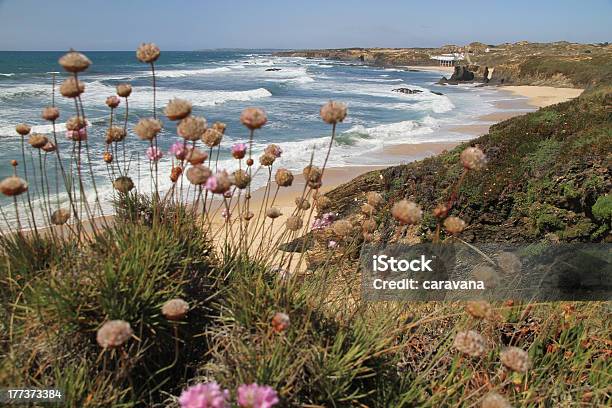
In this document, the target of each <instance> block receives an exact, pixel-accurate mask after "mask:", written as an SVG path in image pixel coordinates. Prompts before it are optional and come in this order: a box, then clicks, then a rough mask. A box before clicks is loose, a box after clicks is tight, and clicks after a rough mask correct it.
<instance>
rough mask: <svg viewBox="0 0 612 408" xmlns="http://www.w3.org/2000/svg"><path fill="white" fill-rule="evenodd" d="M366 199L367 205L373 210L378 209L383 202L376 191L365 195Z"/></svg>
mask: <svg viewBox="0 0 612 408" xmlns="http://www.w3.org/2000/svg"><path fill="white" fill-rule="evenodd" d="M366 199H367V200H368V204H370V205H371V206H372V207H374V208H378V207H380V206H381V205H382V204H383V203H384V201H385V200H384V199H383V196H382V195H381V194H380V193H377V192H376V191H369V192H368V194H366Z"/></svg>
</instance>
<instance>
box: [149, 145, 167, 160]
mask: <svg viewBox="0 0 612 408" xmlns="http://www.w3.org/2000/svg"><path fill="white" fill-rule="evenodd" d="M146 155H147V158H148V159H149V160H151V161H154V162H156V161H158V160H159V159H161V158H162V157H163V155H164V154H163V153H162V151H161V149H158V148H157V147H155V146H151V147H149V148H148V149H147V151H146Z"/></svg>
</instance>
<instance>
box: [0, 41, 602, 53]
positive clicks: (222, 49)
mask: <svg viewBox="0 0 612 408" xmlns="http://www.w3.org/2000/svg"><path fill="white" fill-rule="evenodd" d="M525 41H526V42H529V43H532V44H556V43H568V44H581V45H603V44H610V42H609V41H599V42H594V41H591V42H573V41H567V40H556V41H547V42H541V41H528V40H518V41H514V42H511V41H506V42H501V43H497V44H492V43H491V44H489V43H485V42H481V41H471V42H470V43H467V44H464V45H460V44H453V43H446V44H443V45H438V46H429V47H426V46H404V47H389V46H371V47H363V46H351V47H286V48H277V47H213V48H196V49H185V50H180V49H179V50H176V49H174V50H162V52H164V51H165V52H199V51H292V50H300V51H301V50H350V49H434V48H442V47H447V46H460V47H463V46H467V45H470V44H473V43H480V44H484V45H487V46H499V45H507V44H517V43H520V42H525ZM68 50H69V49H63V50H23V49H22V50H15V49H12V50H0V52H67V51H68ZM79 51H82V52H135V51H136V49H128V50H111V49H96V50H86V49H80V50H79Z"/></svg>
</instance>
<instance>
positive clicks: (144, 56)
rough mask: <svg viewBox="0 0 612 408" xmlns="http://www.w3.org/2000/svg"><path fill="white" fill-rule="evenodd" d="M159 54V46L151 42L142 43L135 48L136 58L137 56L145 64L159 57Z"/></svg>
mask: <svg viewBox="0 0 612 408" xmlns="http://www.w3.org/2000/svg"><path fill="white" fill-rule="evenodd" d="M159 54H160V51H159V47H158V46H157V45H155V44H153V43H148V44H145V43H142V44H140V46H139V47H138V48H137V49H136V58H138V60H139V61H140V62H144V63H147V64H150V63H152V62H155V61H156V60H157V59H158V58H159Z"/></svg>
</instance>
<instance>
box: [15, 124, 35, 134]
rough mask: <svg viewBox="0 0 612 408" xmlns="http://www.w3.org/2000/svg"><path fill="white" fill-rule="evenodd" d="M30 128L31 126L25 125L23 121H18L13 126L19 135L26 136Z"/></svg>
mask: <svg viewBox="0 0 612 408" xmlns="http://www.w3.org/2000/svg"><path fill="white" fill-rule="evenodd" d="M31 130H32V128H31V127H30V126H28V125H26V124H25V123H19V124H18V125H17V126H15V131H16V132H17V133H19V134H20V135H21V136H26V135H28V134H30V131H31Z"/></svg>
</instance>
